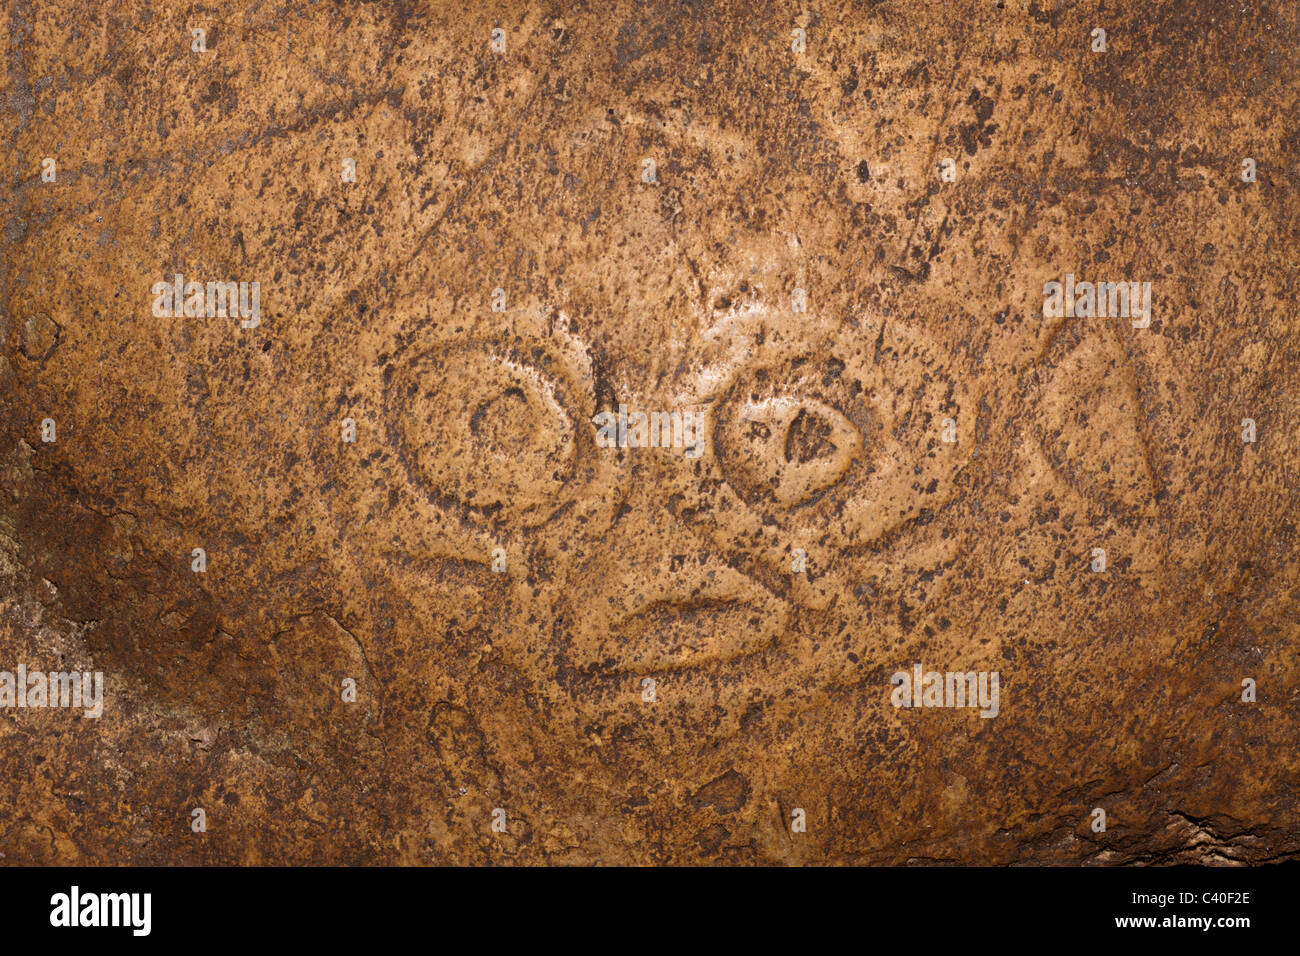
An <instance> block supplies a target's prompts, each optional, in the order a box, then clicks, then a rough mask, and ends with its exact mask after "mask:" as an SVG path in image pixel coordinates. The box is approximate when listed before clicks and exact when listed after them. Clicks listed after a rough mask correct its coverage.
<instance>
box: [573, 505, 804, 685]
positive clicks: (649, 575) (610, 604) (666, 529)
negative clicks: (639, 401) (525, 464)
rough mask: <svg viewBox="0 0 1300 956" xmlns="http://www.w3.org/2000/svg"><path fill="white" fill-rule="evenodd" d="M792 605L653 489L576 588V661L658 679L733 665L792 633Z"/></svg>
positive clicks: (599, 550)
mask: <svg viewBox="0 0 1300 956" xmlns="http://www.w3.org/2000/svg"><path fill="white" fill-rule="evenodd" d="M787 614H788V610H787V607H786V605H785V603H784V602H782V601H781V600H780V599H778V598H777V597H776V596H775V595H773V594H771V593H770V592H769V591H767V590H766V589H765V588H763V587H762V586H761V585H759V584H758V583H757V582H755V581H754V580H752V579H751V578H749V577H748V576H747V575H745V574H742V573H741V572H739V571H737V570H736V569H734V568H732V567H729V566H728V564H727V562H726V561H725V559H724V556H723V555H720V554H718V553H716V552H712V551H710V550H709V549H708V548H707V547H706V546H705V545H704V544H703V543H702V542H701V541H700V540H699V539H698V538H697V537H696V536H695V535H694V534H692V533H691V532H690V530H688V529H687V528H686V527H685V526H684V525H683V524H682V523H681V522H680V521H679V520H678V519H677V518H675V517H674V516H673V515H672V514H671V513H670V512H669V510H668V507H667V503H666V502H665V501H663V500H661V496H659V495H656V494H654V493H653V492H652V491H649V490H641V491H638V492H636V493H634V494H633V495H632V497H631V499H630V500H629V501H627V502H625V503H624V505H623V506H622V507H621V508H620V509H619V512H618V516H617V517H616V519H615V521H614V524H613V526H612V527H611V528H610V529H609V531H608V533H607V534H606V535H605V536H604V537H603V538H602V539H601V540H600V541H599V542H598V543H597V544H596V545H595V546H594V547H593V548H592V550H591V551H590V553H589V554H588V555H587V558H586V560H585V561H584V562H583V563H582V565H581V567H580V569H579V570H578V573H577V574H576V575H574V577H573V580H572V581H571V583H570V586H569V587H568V589H567V595H566V606H565V607H564V609H563V610H562V612H561V615H560V633H561V639H562V640H563V641H564V643H565V645H566V646H565V651H566V656H568V657H569V659H570V661H571V663H572V664H573V665H574V666H576V667H578V668H580V669H583V670H587V671H590V672H599V673H604V674H610V675H613V674H623V673H639V674H649V675H650V676H653V672H664V671H672V670H679V669H685V668H691V667H695V666H699V665H702V664H707V663H714V662H720V661H726V660H730V659H733V658H736V657H740V656H743V655H745V654H749V653H753V652H755V651H758V650H761V649H763V648H765V647H768V646H770V645H771V644H772V643H773V642H775V641H776V640H778V639H779V638H780V636H781V634H782V633H784V629H785V625H786V620H787Z"/></svg>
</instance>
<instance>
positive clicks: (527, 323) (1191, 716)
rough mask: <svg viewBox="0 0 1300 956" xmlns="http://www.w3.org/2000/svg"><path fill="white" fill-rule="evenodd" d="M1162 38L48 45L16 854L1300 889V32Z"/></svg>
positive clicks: (414, 14) (19, 625)
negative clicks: (811, 871) (1298, 868)
mask: <svg viewBox="0 0 1300 956" xmlns="http://www.w3.org/2000/svg"><path fill="white" fill-rule="evenodd" d="M1139 6H1140V7H1141V9H1134V10H1133V11H1118V10H1116V11H1111V10H1109V9H1107V10H1106V11H1103V12H1097V11H1095V10H1093V9H1092V8H1088V9H1084V7H1083V6H1080V5H1072V4H1065V3H1052V2H1045V3H1040V2H1032V3H1028V4H1025V3H1023V2H1021V0H1007V2H1005V3H1002V2H999V3H993V2H980V3H975V2H970V0H958V2H955V3H954V2H943V3H939V2H934V3H921V4H916V3H898V2H892V0H882V2H876V3H866V4H825V3H823V4H817V5H814V6H812V7H804V8H799V9H801V10H802V11H803V12H799V11H798V10H796V8H795V7H793V6H792V7H790V8H789V9H788V10H787V9H785V8H781V9H778V8H777V7H774V6H772V5H765V4H760V3H751V2H737V3H724V2H708V0H699V2H672V3H664V4H649V5H647V4H640V3H626V2H621V0H615V2H612V3H601V4H579V5H577V6H576V7H575V6H572V5H564V8H563V10H561V5H544V4H529V3H525V4H518V3H507V4H499V5H490V4H481V3H475V4H471V5H470V6H469V7H466V6H465V4H462V3H455V4H452V3H445V4H439V3H435V4H416V3H391V4H390V3H373V4H311V5H304V4H290V5H288V6H287V7H286V6H279V5H271V4H264V3H260V2H256V0H254V2H244V3H240V4H237V5H235V6H234V7H233V8H232V7H230V5H221V6H220V9H218V7H216V6H207V5H191V6H185V7H180V6H177V7H168V6H165V5H164V6H159V5H155V4H145V3H137V2H130V0H127V2H112V3H107V4H100V5H93V4H92V5H89V6H88V5H86V4H82V3H73V2H70V0H56V2H54V3H47V4H39V5H38V4H32V3H28V2H23V0H12V2H10V3H9V4H8V5H7V7H6V8H5V13H4V24H3V26H2V27H0V57H2V58H3V62H4V64H5V70H6V73H5V81H4V83H5V89H4V95H3V97H2V98H0V103H3V106H4V112H3V113H0V139H2V141H3V143H4V146H5V150H4V152H5V156H6V158H7V162H6V163H5V168H6V169H7V171H8V176H9V178H10V188H9V189H8V190H6V191H5V194H4V199H3V200H2V202H3V204H4V207H3V209H2V210H0V213H2V215H3V226H4V246H3V249H4V251H3V261H2V262H0V267H2V271H0V341H3V346H4V347H3V352H2V353H0V475H3V480H2V481H0V859H3V861H4V862H8V863H28V862H38V863H307V862H315V863H340V862H349V863H404V864H416V863H447V862H450V863H504V862H514V863H593V862H602V863H664V862H672V863H718V862H720V863H753V864H761V863H823V862H831V863H905V862H941V861H943V862H948V861H957V862H964V863H998V864H1005V863H1013V862H1038V863H1085V862H1088V863H1136V862H1158V863H1159V862H1172V861H1205V862H1216V863H1229V862H1251V863H1254V862H1263V861H1267V860H1274V859H1279V858H1283V857H1296V856H1300V801H1298V798H1297V794H1298V793H1300V753H1298V751H1297V748H1296V740H1297V735H1298V733H1300V710H1298V707H1297V705H1300V627H1298V625H1297V621H1300V552H1298V551H1297V549H1296V520H1297V519H1296V513H1295V504H1296V494H1297V492H1296V487H1297V476H1298V475H1300V441H1298V440H1297V436H1298V435H1300V373H1298V372H1297V367H1298V359H1300V327H1298V326H1297V324H1296V322H1295V319H1294V318H1293V315H1292V313H1293V311H1294V304H1295V301H1296V298H1297V295H1298V294H1300V277H1298V274H1297V263H1298V262H1300V256H1298V254H1297V248H1298V243H1300V201H1298V200H1297V187H1298V186H1300V159H1298V158H1297V157H1300V67H1298V66H1297V61H1296V58H1295V52H1296V50H1297V49H1300V17H1298V15H1297V11H1296V8H1295V6H1294V5H1293V4H1270V5H1258V4H1250V5H1245V6H1243V5H1241V4H1238V3H1227V2H1211V0H1192V2H1186V0H1162V2H1158V3H1155V4H1145V5H1139ZM494 30H500V31H501V32H500V33H494ZM1098 30H1102V31H1104V35H1102V34H1099V33H1097V32H1096V31H1098ZM196 31H201V32H196ZM1103 283H1104V284H1105V285H1102V284H1103ZM1112 283H1113V284H1114V285H1113V286H1112V285H1111V284H1112ZM254 284H256V285H254ZM1121 284H1122V285H1121ZM20 665H21V666H22V668H24V670H25V673H24V680H23V682H22V684H20V683H19V682H18V673H17V672H18V668H19V666H20ZM71 672H76V673H78V674H80V673H87V674H92V675H93V674H94V673H96V672H98V673H100V674H102V680H103V693H102V701H101V703H102V715H100V716H98V717H94V716H89V717H88V716H85V715H84V713H83V712H84V711H86V710H93V707H90V708H87V707H86V706H85V704H86V700H85V699H83V700H82V705H83V706H82V707H80V708H76V707H72V706H50V704H51V703H52V702H53V701H52V698H56V697H57V698H58V701H59V702H60V703H62V702H63V698H62V696H60V695H61V690H60V688H59V686H58V684H59V679H57V678H56V679H55V682H54V687H55V689H54V690H53V691H51V690H50V683H49V680H48V678H47V677H46V676H39V675H48V674H51V673H55V674H57V673H71ZM34 673H35V674H37V675H38V676H39V681H38V683H39V682H44V684H43V687H44V692H43V693H42V694H41V695H40V700H37V699H36V698H34V697H33V696H32V687H34V686H35V685H34V684H32V683H30V681H32V680H33V678H32V675H33V674H34ZM918 674H919V676H920V680H919V681H918V680H917V676H918ZM931 674H933V675H934V676H933V677H932V676H929V675H931ZM946 675H950V676H946ZM6 678H7V683H6ZM23 685H26V686H23ZM6 686H8V688H9V692H8V693H9V696H8V698H6ZM91 686H92V684H89V683H88V684H86V685H85V687H86V688H90V687H91ZM24 695H25V696H24ZM20 697H21V698H22V699H23V703H24V704H29V705H30V706H24V707H22V708H19V707H18V706H17V704H18V700H19V698H20ZM42 702H43V703H42ZM913 704H915V705H917V706H911V705H913ZM905 705H906V706H905ZM198 810H202V811H203V812H202V813H201V814H199V813H197V812H196V811H198Z"/></svg>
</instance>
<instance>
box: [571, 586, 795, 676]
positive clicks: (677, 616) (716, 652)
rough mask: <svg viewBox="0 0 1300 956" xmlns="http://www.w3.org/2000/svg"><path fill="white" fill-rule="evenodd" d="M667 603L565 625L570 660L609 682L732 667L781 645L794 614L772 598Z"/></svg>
mask: <svg viewBox="0 0 1300 956" xmlns="http://www.w3.org/2000/svg"><path fill="white" fill-rule="evenodd" d="M746 590H748V591H750V592H751V593H750V594H746V595H743V596H741V595H724V594H721V593H717V594H701V595H693V596H690V597H686V598H677V597H663V598H657V599H654V600H650V601H648V602H647V603H644V604H641V605H640V606H639V607H637V608H636V609H635V610H633V611H632V612H631V613H617V612H615V613H613V614H585V615H583V616H581V617H579V619H578V620H576V621H573V620H571V621H569V622H566V625H567V626H566V628H565V630H566V631H567V645H568V650H569V656H570V658H571V660H572V661H573V663H574V664H576V665H577V666H578V667H579V668H581V669H583V670H586V671H594V672H599V673H601V674H605V675H610V676H613V675H620V674H639V675H643V676H651V677H653V676H654V675H655V674H656V673H670V672H673V671H682V670H689V669H692V668H696V667H702V666H705V665H710V664H719V663H726V662H728V661H731V660H735V659H737V658H740V657H744V656H747V655H749V654H753V653H755V652H758V651H762V650H764V649H766V648H769V647H772V646H773V645H775V644H776V643H777V642H778V641H779V640H780V638H781V636H782V635H783V634H784V633H785V628H786V624H787V621H788V617H789V609H788V607H787V605H786V604H785V602H783V601H781V600H779V599H778V598H776V597H775V596H773V595H768V594H765V593H757V592H758V589H757V588H756V587H754V588H746Z"/></svg>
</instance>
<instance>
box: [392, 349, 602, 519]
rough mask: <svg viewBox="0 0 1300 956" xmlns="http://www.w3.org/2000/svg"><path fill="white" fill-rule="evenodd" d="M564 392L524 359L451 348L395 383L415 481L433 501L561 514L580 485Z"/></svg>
mask: <svg viewBox="0 0 1300 956" xmlns="http://www.w3.org/2000/svg"><path fill="white" fill-rule="evenodd" d="M560 390H561V385H560V383H558V382H557V381H555V380H554V379H552V378H551V377H550V376H549V375H547V374H546V373H544V372H543V371H542V370H541V369H540V368H538V367H537V366H535V365H533V364H531V363H528V362H526V361H524V360H523V359H522V357H520V356H516V355H510V354H497V353H495V352H494V351H492V350H491V349H489V348H488V347H486V346H466V347H458V348H451V349H447V350H444V351H439V352H430V353H426V354H425V355H422V356H420V357H419V358H417V359H416V360H414V361H413V362H411V364H410V365H408V366H407V367H406V368H405V369H404V370H403V371H402V372H401V374H400V375H398V376H395V377H394V381H393V382H392V384H391V387H390V395H389V401H390V407H389V415H390V416H391V420H392V422H393V427H394V430H395V431H396V433H397V437H398V439H399V442H400V450H401V454H402V457H403V459H404V460H405V461H406V462H407V464H408V468H409V470H410V472H411V473H412V477H413V478H414V479H415V480H416V481H417V482H418V483H420V484H421V485H423V486H424V487H425V488H426V489H427V490H428V491H429V492H430V493H431V494H433V495H434V496H436V497H437V498H439V499H441V500H443V501H454V502H457V503H459V504H461V505H463V506H465V507H468V508H471V509H474V510H477V511H480V512H486V513H489V514H491V513H495V512H497V511H505V512H509V513H512V514H523V513H528V512H530V511H537V510H544V509H546V508H547V507H548V506H558V504H559V501H558V498H559V496H560V494H561V492H562V491H563V489H564V486H565V485H566V484H567V483H568V482H569V480H570V479H571V478H572V477H573V472H574V467H575V455H576V446H575V439H574V426H573V419H572V418H571V417H570V415H569V413H568V412H567V411H566V409H565V405H564V402H563V400H562V397H561V396H560V395H559V394H558V392H559V391H560Z"/></svg>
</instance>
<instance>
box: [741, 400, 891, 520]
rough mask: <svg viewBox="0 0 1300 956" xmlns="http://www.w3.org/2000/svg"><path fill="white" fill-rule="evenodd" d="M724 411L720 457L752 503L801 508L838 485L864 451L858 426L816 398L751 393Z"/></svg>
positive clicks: (742, 493)
mask: <svg viewBox="0 0 1300 956" xmlns="http://www.w3.org/2000/svg"><path fill="white" fill-rule="evenodd" d="M728 412H729V413H728V414H727V415H726V417H725V418H724V420H723V423H722V425H721V428H720V434H719V442H718V448H719V458H720V460H721V461H722V465H723V468H724V470H726V471H727V473H728V480H729V481H730V483H731V485H732V487H733V488H735V489H736V490H737V492H738V493H739V494H740V495H741V496H742V497H744V498H746V499H747V500H749V501H750V502H751V503H753V502H755V501H758V500H762V499H769V500H772V501H775V502H776V503H777V504H780V505H781V506H782V507H785V508H792V507H795V506H796V505H800V504H803V503H804V502H807V501H808V500H809V499H811V498H812V497H813V496H815V495H816V494H817V493H818V492H821V491H824V490H825V489H827V488H830V487H833V486H834V485H836V484H838V483H839V482H840V481H841V480H842V479H843V477H844V475H845V472H847V471H848V469H849V467H850V466H851V465H852V464H853V462H854V461H855V460H856V459H858V458H859V457H860V453H861V451H862V448H863V444H864V439H863V435H862V432H861V431H860V430H859V429H858V427H857V426H856V425H854V424H853V422H851V421H850V420H849V419H848V418H847V417H846V416H845V415H844V414H843V413H842V412H840V411H839V410H838V409H837V408H835V407H833V406H832V405H830V404H828V403H826V402H823V401H819V400H817V399H815V398H807V397H798V396H794V395H790V394H782V393H778V394H773V395H765V394H764V393H763V392H761V391H752V392H751V393H750V394H749V395H748V396H746V397H745V398H743V399H742V400H740V401H738V402H736V403H734V405H733V406H732V407H731V408H730V409H728ZM863 414H865V412H863Z"/></svg>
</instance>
